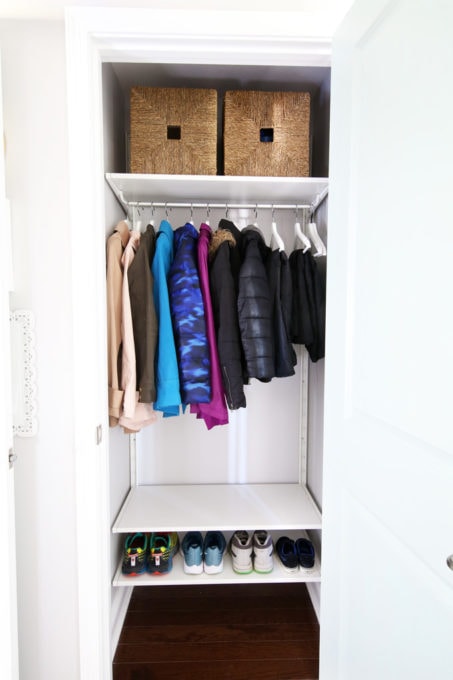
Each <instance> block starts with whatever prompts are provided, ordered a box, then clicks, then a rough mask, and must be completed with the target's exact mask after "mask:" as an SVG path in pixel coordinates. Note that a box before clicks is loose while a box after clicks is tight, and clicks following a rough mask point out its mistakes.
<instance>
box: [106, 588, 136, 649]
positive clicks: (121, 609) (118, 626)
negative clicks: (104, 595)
mask: <svg viewBox="0 0 453 680" xmlns="http://www.w3.org/2000/svg"><path fill="white" fill-rule="evenodd" d="M113 591H114V596H113V597H112V608H111V612H112V619H111V621H112V624H111V646H110V648H111V653H112V662H113V659H114V656H115V652H116V648H117V646H118V642H119V639H120V635H121V631H122V629H123V624H124V619H125V618H126V614H127V608H128V607H129V602H130V599H131V596H132V591H133V588H132V587H131V588H114V589H113Z"/></svg>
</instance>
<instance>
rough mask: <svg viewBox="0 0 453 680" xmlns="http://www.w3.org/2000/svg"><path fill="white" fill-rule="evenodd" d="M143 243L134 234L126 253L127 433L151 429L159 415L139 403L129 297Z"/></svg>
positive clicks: (124, 366) (124, 424)
mask: <svg viewBox="0 0 453 680" xmlns="http://www.w3.org/2000/svg"><path fill="white" fill-rule="evenodd" d="M139 243H140V233H139V232H132V233H131V235H130V237H129V241H128V243H127V246H126V248H125V249H124V253H123V257H122V264H123V270H124V273H123V298H122V303H123V320H122V326H121V338H122V343H123V363H122V370H121V386H122V388H123V391H124V397H123V409H122V412H121V415H120V419H119V421H118V422H119V424H120V425H121V426H122V427H123V428H124V430H125V432H138V431H139V430H141V428H142V427H145V425H150V424H151V423H153V422H154V421H155V420H156V414H155V412H154V410H153V408H152V406H151V404H142V403H139V401H138V397H139V394H138V391H137V372H136V360H135V342H134V327H133V323H132V310H131V301H130V295H129V278H128V273H129V267H130V266H131V264H132V262H133V261H134V258H135V253H136V251H137V249H138V246H139Z"/></svg>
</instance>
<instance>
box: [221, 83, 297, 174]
mask: <svg viewBox="0 0 453 680" xmlns="http://www.w3.org/2000/svg"><path fill="white" fill-rule="evenodd" d="M223 145H224V172H225V175H257V176H260V175H261V176H269V175H271V176H275V177H295V176H298V177H307V176H308V175H309V174H310V94H309V93H308V92H257V91H256V92H255V91H246V90H243V91H239V90H238V91H230V92H226V93H225V99H224V127H223Z"/></svg>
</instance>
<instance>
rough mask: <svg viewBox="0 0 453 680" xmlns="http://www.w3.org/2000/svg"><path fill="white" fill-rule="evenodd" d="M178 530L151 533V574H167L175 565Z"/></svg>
mask: <svg viewBox="0 0 453 680" xmlns="http://www.w3.org/2000/svg"><path fill="white" fill-rule="evenodd" d="M178 546H179V539H178V534H177V533H176V531H172V532H170V533H153V534H151V539H150V546H149V554H148V571H149V573H150V574H167V573H168V572H169V571H171V570H172V567H173V555H174V554H175V552H176V551H177V550H178Z"/></svg>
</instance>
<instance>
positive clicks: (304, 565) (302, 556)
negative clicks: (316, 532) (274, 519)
mask: <svg viewBox="0 0 453 680" xmlns="http://www.w3.org/2000/svg"><path fill="white" fill-rule="evenodd" d="M296 552H297V557H298V560H299V564H300V566H301V569H312V568H313V567H314V564H315V549H314V547H313V543H312V542H311V541H309V540H308V538H298V539H297V540H296Z"/></svg>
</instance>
